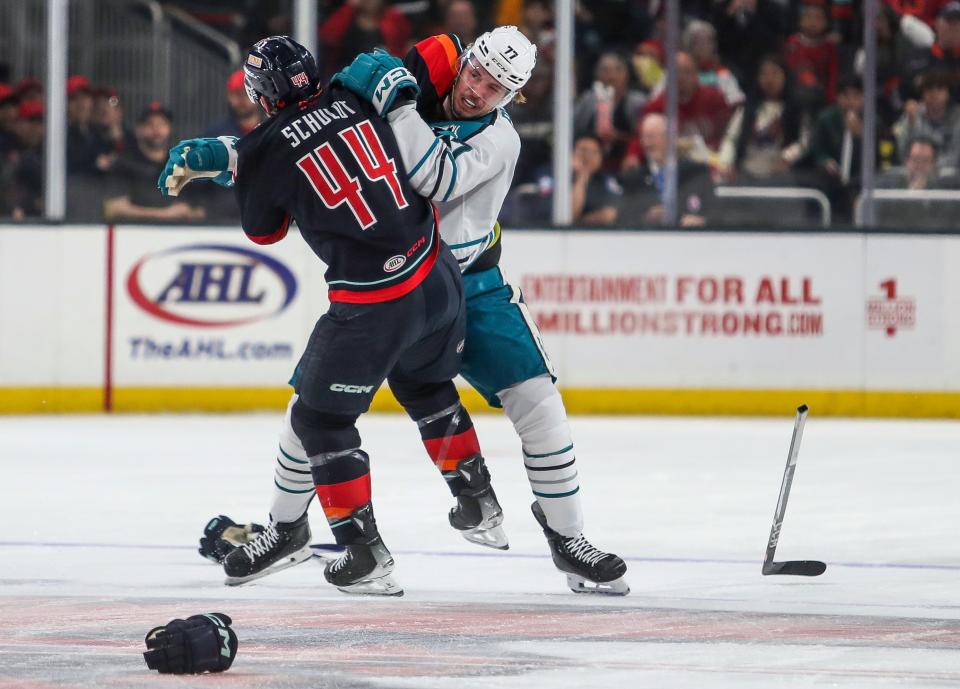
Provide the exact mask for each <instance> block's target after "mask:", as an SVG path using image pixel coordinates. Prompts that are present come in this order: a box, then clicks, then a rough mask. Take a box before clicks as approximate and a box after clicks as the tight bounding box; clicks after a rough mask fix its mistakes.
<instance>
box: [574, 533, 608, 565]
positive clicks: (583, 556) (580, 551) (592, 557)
mask: <svg viewBox="0 0 960 689" xmlns="http://www.w3.org/2000/svg"><path fill="white" fill-rule="evenodd" d="M567 551H568V552H569V553H570V554H571V555H573V557H575V558H577V559H578V560H580V561H581V562H584V563H586V564H588V565H595V564H597V563H598V562H600V560H602V559H603V558H605V557H606V556H607V554H606V553H605V552H603V551H602V550H597V549H596V548H594V547H593V546H592V545H590V541H588V540H587V539H586V538H584V537H583V534H580V535H579V536H577V537H576V538H570V539H568V540H567Z"/></svg>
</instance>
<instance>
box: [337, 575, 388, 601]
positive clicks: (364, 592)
mask: <svg viewBox="0 0 960 689" xmlns="http://www.w3.org/2000/svg"><path fill="white" fill-rule="evenodd" d="M337 590H339V591H342V592H343V593H349V594H352V595H358V596H402V595H403V589H402V588H400V584H398V583H397V582H396V580H395V579H394V578H393V576H392V575H390V574H385V575H383V576H382V577H377V578H376V579H365V580H363V581H358V582H357V583H356V584H350V585H349V586H338V587H337Z"/></svg>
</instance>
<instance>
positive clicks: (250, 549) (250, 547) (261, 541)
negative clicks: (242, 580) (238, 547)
mask: <svg viewBox="0 0 960 689" xmlns="http://www.w3.org/2000/svg"><path fill="white" fill-rule="evenodd" d="M279 539H280V534H279V533H277V528H276V527H275V526H274V525H273V524H271V525H270V526H268V527H267V528H266V529H265V530H264V532H263V533H262V534H260V536H259V537H258V538H256V539H255V540H253V541H251V542H250V543H248V544H247V545H245V546H243V552H245V553H246V554H247V557H249V558H250V562H254V561H256V559H257V558H258V557H263V556H264V555H266V554H267V552H268V551H270V550H271V549H272V548H273V547H274V546H275V545H276V544H277V541H278V540H279Z"/></svg>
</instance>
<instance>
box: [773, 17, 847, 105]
mask: <svg viewBox="0 0 960 689" xmlns="http://www.w3.org/2000/svg"><path fill="white" fill-rule="evenodd" d="M829 26H830V17H829V15H828V14H827V5H826V0H804V2H803V4H801V5H800V22H799V29H800V30H799V31H798V32H797V33H795V34H792V35H791V36H790V37H789V38H787V43H786V45H785V46H784V51H783V54H784V58H785V59H786V61H787V65H788V66H789V67H790V70H791V71H792V72H793V78H794V82H795V83H796V85H797V89H798V91H797V96H798V99H799V100H800V101H801V103H802V104H803V105H804V106H805V108H806V109H807V110H809V111H813V110H818V109H819V108H820V107H822V105H823V104H825V103H828V104H829V103H833V102H834V100H835V99H836V95H837V72H838V70H839V58H838V56H837V46H836V44H835V43H834V42H833V41H831V40H830V39H829V38H828V37H827V30H828V28H829Z"/></svg>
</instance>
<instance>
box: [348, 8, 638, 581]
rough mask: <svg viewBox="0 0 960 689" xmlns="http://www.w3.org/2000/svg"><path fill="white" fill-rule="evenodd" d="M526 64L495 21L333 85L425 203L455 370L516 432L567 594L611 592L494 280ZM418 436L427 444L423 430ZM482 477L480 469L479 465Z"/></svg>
mask: <svg viewBox="0 0 960 689" xmlns="http://www.w3.org/2000/svg"><path fill="white" fill-rule="evenodd" d="M535 64H536V48H535V46H533V45H532V44H531V43H530V42H529V41H528V40H527V39H526V37H525V36H524V35H523V34H522V33H520V31H519V30H517V29H516V28H515V27H512V26H502V27H499V28H497V29H494V30H493V31H490V32H487V33H484V34H483V35H481V36H480V37H478V38H477V40H476V41H475V42H474V43H473V44H471V45H470V46H468V47H467V48H466V49H465V50H463V49H461V46H460V44H459V40H458V39H457V38H456V36H453V35H440V36H433V37H431V38H428V39H426V40H424V41H421V42H420V43H418V44H417V45H416V46H415V47H414V49H413V50H412V51H411V53H410V54H409V55H408V56H407V59H406V61H405V65H401V64H400V63H399V60H397V59H396V58H392V57H390V56H388V55H386V54H385V53H373V54H363V55H360V56H358V57H357V59H356V60H354V62H353V64H351V65H350V66H349V67H347V68H346V69H345V70H344V71H343V72H341V73H339V74H338V75H337V76H336V77H334V80H335V81H339V82H340V83H342V84H343V85H344V86H346V87H347V88H348V89H349V90H351V91H354V93H356V94H357V95H359V96H360V97H364V98H367V99H369V100H370V101H371V102H372V103H373V105H374V106H375V107H376V108H377V109H378V110H380V111H381V115H382V116H384V117H386V119H387V121H388V122H390V125H391V127H392V129H393V131H394V134H395V135H396V138H397V142H398V143H399V146H400V150H401V154H402V157H403V163H404V166H405V167H406V170H407V176H408V178H409V179H410V181H411V183H412V184H413V187H414V188H415V189H416V190H417V191H419V192H420V193H421V194H423V195H424V196H426V197H428V198H430V199H432V200H433V202H434V203H435V204H436V206H437V209H438V211H439V214H440V231H441V235H442V237H443V239H444V241H445V242H446V243H447V244H448V245H449V246H450V248H451V249H452V250H453V253H454V255H455V256H456V258H457V260H458V262H459V263H460V267H461V271H462V272H463V281H464V287H465V293H466V296H467V338H466V345H465V349H464V358H463V364H462V366H461V369H460V372H461V374H462V375H463V377H464V378H465V379H466V380H467V381H468V382H469V383H470V384H471V385H472V386H473V387H474V388H476V389H477V390H478V391H479V392H480V393H481V394H482V395H483V396H484V397H485V398H486V399H487V401H488V402H489V403H490V404H491V405H492V406H495V407H500V406H502V407H503V408H504V411H505V412H506V414H507V416H508V417H509V419H510V420H511V422H512V423H513V425H514V428H515V429H516V431H517V433H518V435H519V436H520V439H521V441H522V446H523V460H524V465H525V467H526V470H527V476H528V478H529V481H530V486H531V489H532V491H533V494H534V496H535V497H536V502H534V503H533V505H532V510H533V513H534V516H535V517H536V519H537V521H538V522H539V523H540V525H541V527H542V528H543V530H544V533H545V534H546V536H547V540H548V542H549V545H550V549H551V553H552V556H553V560H554V563H555V564H556V565H557V567H558V568H559V569H560V570H561V571H563V572H565V573H566V574H567V579H568V583H569V585H570V587H571V589H573V590H574V591H576V592H586V591H590V592H600V593H612V594H621V595H622V594H625V593H628V592H629V588H628V587H627V584H626V582H625V581H624V580H623V578H622V577H623V574H624V573H625V572H626V564H625V563H624V562H623V560H622V559H621V558H620V557H618V556H616V555H614V554H611V553H605V552H603V551H601V550H598V549H597V548H595V547H594V546H592V545H591V544H590V543H589V542H588V541H587V540H586V539H585V538H584V537H583V512H582V509H581V504H580V495H579V490H580V484H579V481H578V479H577V465H576V459H575V450H574V444H573V440H572V438H571V433H570V427H569V424H568V422H567V415H566V411H565V409H564V406H563V400H562V398H561V396H560V393H559V392H558V390H557V388H556V386H555V385H554V383H555V380H556V378H555V375H554V370H553V367H552V365H551V364H550V360H549V358H548V357H547V354H546V352H545V351H544V347H543V343H542V341H541V338H540V333H539V331H538V329H537V327H536V325H535V323H534V321H533V319H532V318H531V316H530V313H529V311H528V310H527V307H526V305H525V304H524V303H523V297H522V295H521V293H520V290H519V289H517V288H515V287H513V286H511V285H510V284H509V283H507V282H506V281H505V279H504V277H503V274H502V272H501V270H500V268H499V267H498V265H497V264H498V261H499V257H500V250H501V245H500V226H499V224H498V223H497V215H498V214H499V212H500V208H501V206H502V204H503V201H504V198H505V197H506V195H507V192H508V191H509V189H510V185H511V182H512V179H513V172H514V168H515V167H516V163H517V157H518V155H519V152H520V138H519V136H518V135H517V133H516V130H515V129H514V128H513V124H512V123H511V121H510V117H509V115H508V114H507V112H506V110H505V109H504V108H505V106H506V105H507V104H508V103H510V102H511V101H512V100H513V99H514V98H516V97H517V96H518V94H519V93H520V89H521V88H522V87H523V85H524V84H525V83H526V82H527V80H528V79H529V78H530V74H531V72H532V71H533V67H534V65H535ZM410 80H416V82H418V88H419V91H420V93H419V96H418V99H417V101H416V102H415V101H413V100H404V95H405V93H406V94H409V93H410V91H409V90H406V91H405V84H407V85H408V84H409V82H410ZM424 442H425V445H427V449H428V451H431V446H430V444H429V443H428V442H427V438H426V437H425V438H424ZM431 457H432V459H433V461H434V462H435V463H436V464H437V465H438V466H439V467H440V468H441V471H443V472H444V474H445V475H446V476H455V475H456V472H457V468H456V465H455V464H453V462H455V461H462V460H464V459H467V458H466V457H458V456H455V453H454V456H453V457H451V456H437V454H436V452H433V451H431ZM467 468H468V469H471V468H472V467H467ZM483 475H484V476H488V472H486V470H485V468H484V470H483ZM486 481H487V483H489V478H487V479H486ZM491 495H492V492H491ZM460 500H461V499H460V498H458V502H459V501H460ZM480 507H481V511H482V513H483V514H482V519H481V521H480V522H479V523H478V524H477V525H476V526H474V527H473V528H470V529H464V530H463V531H464V536H465V537H466V538H467V539H468V540H471V541H474V542H477V543H481V544H483V545H490V546H493V547H499V548H504V547H506V545H507V541H506V536H505V535H504V533H503V529H502V528H501V527H500V522H501V520H502V513H501V510H500V506H499V504H497V503H496V499H495V496H494V499H493V501H492V504H491V503H489V502H487V503H484V502H481V504H480ZM461 511H462V510H461ZM453 522H454V520H453V519H451V523H453ZM453 525H454V526H455V527H458V528H461V527H460V526H459V525H458V524H456V523H454V524H453Z"/></svg>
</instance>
